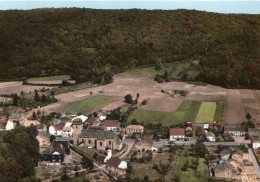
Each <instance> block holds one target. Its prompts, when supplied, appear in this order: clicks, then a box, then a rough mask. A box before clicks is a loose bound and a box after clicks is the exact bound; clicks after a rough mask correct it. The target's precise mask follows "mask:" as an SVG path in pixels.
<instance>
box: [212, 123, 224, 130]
mask: <svg viewBox="0 0 260 182" xmlns="http://www.w3.org/2000/svg"><path fill="white" fill-rule="evenodd" d="M213 128H214V129H216V130H218V131H220V130H221V128H222V122H221V121H213Z"/></svg>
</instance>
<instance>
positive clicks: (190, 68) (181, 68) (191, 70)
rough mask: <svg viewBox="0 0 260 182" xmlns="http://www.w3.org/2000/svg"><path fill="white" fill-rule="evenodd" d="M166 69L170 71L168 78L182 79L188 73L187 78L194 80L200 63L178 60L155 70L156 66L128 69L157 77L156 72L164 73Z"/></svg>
mask: <svg viewBox="0 0 260 182" xmlns="http://www.w3.org/2000/svg"><path fill="white" fill-rule="evenodd" d="M165 70H167V72H168V75H169V76H168V79H170V80H182V74H183V73H185V74H187V80H191V81H192V80H194V79H195V77H196V76H197V75H198V74H199V68H198V65H195V64H191V61H176V62H173V63H166V64H164V65H163V67H162V69H160V70H155V69H154V66H150V67H145V68H137V69H132V70H128V71H127V72H128V73H148V74H149V75H150V76H152V77H155V75H156V74H159V75H163V74H164V72H165Z"/></svg>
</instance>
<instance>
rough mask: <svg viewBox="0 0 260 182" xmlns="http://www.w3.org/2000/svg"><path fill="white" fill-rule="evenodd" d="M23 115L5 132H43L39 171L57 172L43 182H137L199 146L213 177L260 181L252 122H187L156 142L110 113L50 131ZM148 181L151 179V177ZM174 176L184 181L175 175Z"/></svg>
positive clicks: (1, 126) (78, 118) (3, 124)
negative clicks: (141, 170) (85, 179)
mask: <svg viewBox="0 0 260 182" xmlns="http://www.w3.org/2000/svg"><path fill="white" fill-rule="evenodd" d="M22 114H23V113H21V112H13V113H12V114H11V115H10V116H9V117H8V118H7V119H1V120H0V130H12V129H14V128H15V127H16V126H18V125H23V126H26V127H28V126H31V125H34V126H35V127H36V128H37V130H38V136H37V140H38V142H39V146H40V156H39V162H38V166H37V167H36V168H37V170H38V171H45V173H46V171H49V172H50V173H51V175H49V176H48V178H47V179H44V180H43V181H53V180H60V179H66V177H67V178H69V177H71V176H79V174H84V173H87V174H88V176H89V179H90V181H109V180H111V181H113V180H125V179H127V178H130V179H134V178H133V177H129V176H130V175H131V170H132V168H133V165H134V166H135V165H138V163H145V162H146V161H151V160H152V159H153V158H158V156H163V155H164V154H167V153H169V152H172V151H175V152H177V153H175V155H176V154H178V153H179V152H178V151H181V150H185V149H184V148H191V147H193V146H196V145H199V144H198V143H200V144H203V145H204V146H205V149H206V150H207V151H209V152H208V153H207V157H206V156H205V159H206V164H207V170H208V173H209V178H216V179H224V180H231V181H258V180H259V176H260V168H259V162H258V156H259V155H260V138H259V136H260V129H256V128H248V127H247V125H246V123H241V124H240V125H225V124H222V122H220V121H211V122H207V123H192V122H188V121H187V122H185V123H184V125H183V127H176V128H171V129H170V130H169V131H168V133H167V137H166V138H165V137H160V136H157V137H156V138H155V137H154V136H149V135H144V130H145V128H144V126H142V125H140V124H135V123H134V122H131V121H127V122H120V121H119V120H110V119H107V114H109V111H100V112H98V113H97V112H95V113H91V114H89V115H88V116H85V115H82V114H80V115H66V114H64V115H60V114H57V117H55V118H54V119H53V120H52V122H51V125H50V126H49V127H47V126H46V125H44V124H40V123H39V122H38V121H37V120H33V119H32V118H30V119H26V120H25V121H24V120H21V118H22ZM177 156H178V155H177ZM169 160H170V159H169ZM172 160H174V157H173V158H172ZM90 161H91V162H90ZM160 164H161V163H159V165H160ZM171 165H172V164H169V166H168V171H169V170H170V169H171V168H172V166H171ZM175 165H176V163H175ZM64 167H65V168H64ZM175 167H177V166H175ZM186 167H187V166H186ZM61 169H63V171H61ZM64 169H66V170H64ZM183 170H185V167H184V169H183ZM168 171H167V170H166V173H168ZM129 173H130V174H129ZM166 173H165V174H166ZM144 177H145V178H146V179H147V178H148V179H149V176H147V175H145V176H144ZM171 178H172V180H175V181H178V178H177V177H176V176H175V178H174V175H173V176H172V177H171ZM167 179H168V178H166V179H165V181H168V180H167ZM139 180H143V179H139Z"/></svg>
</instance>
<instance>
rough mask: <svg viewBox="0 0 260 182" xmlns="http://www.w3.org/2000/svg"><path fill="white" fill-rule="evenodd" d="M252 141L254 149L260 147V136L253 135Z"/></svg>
mask: <svg viewBox="0 0 260 182" xmlns="http://www.w3.org/2000/svg"><path fill="white" fill-rule="evenodd" d="M251 143H252V147H253V149H258V148H259V147H260V136H253V137H251Z"/></svg>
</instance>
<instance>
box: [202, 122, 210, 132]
mask: <svg viewBox="0 0 260 182" xmlns="http://www.w3.org/2000/svg"><path fill="white" fill-rule="evenodd" d="M203 129H204V130H207V131H208V130H209V123H204V124H203Z"/></svg>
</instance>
